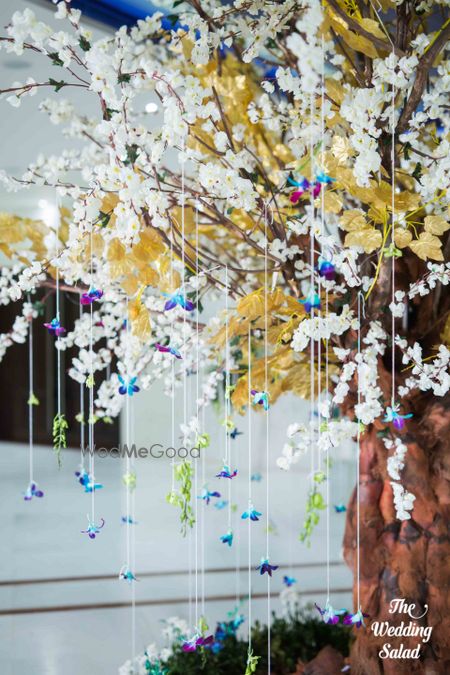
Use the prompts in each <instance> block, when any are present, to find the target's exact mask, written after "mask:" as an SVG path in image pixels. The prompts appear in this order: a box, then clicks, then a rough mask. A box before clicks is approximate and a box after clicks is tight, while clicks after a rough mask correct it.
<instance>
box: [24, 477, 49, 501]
mask: <svg viewBox="0 0 450 675" xmlns="http://www.w3.org/2000/svg"><path fill="white" fill-rule="evenodd" d="M23 494H24V500H25V501H26V502H29V501H30V500H31V499H33V497H39V498H40V497H43V496H44V493H43V492H42V490H39V488H38V484H37V483H34V482H33V481H32V482H31V483H30V484H29V485H28V487H27V489H26V491H25V492H24V493H23Z"/></svg>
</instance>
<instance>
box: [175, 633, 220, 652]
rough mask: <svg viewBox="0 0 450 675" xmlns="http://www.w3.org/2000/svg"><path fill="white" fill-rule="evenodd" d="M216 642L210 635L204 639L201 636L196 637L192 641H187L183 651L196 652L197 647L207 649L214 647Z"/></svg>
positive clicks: (184, 643)
mask: <svg viewBox="0 0 450 675" xmlns="http://www.w3.org/2000/svg"><path fill="white" fill-rule="evenodd" d="M213 642H214V636H213V635H208V636H207V637H202V636H201V635H194V637H193V638H191V639H190V640H185V641H184V642H183V645H182V647H181V648H182V650H183V651H184V652H195V651H196V650H197V647H207V646H209V645H212V643H213Z"/></svg>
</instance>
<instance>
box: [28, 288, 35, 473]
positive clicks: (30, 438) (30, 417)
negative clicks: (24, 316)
mask: <svg viewBox="0 0 450 675" xmlns="http://www.w3.org/2000/svg"><path fill="white" fill-rule="evenodd" d="M28 302H30V298H29V297H28ZM33 386H34V385H33V314H32V313H31V315H30V328H29V332H28V447H29V473H30V481H29V482H30V484H31V483H34V477H33V473H34V466H33V460H34V458H33V399H34V391H33Z"/></svg>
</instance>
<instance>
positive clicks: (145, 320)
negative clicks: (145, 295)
mask: <svg viewBox="0 0 450 675" xmlns="http://www.w3.org/2000/svg"><path fill="white" fill-rule="evenodd" d="M140 295H141V294H140V293H139V297H137V298H136V299H135V300H133V301H132V302H130V305H129V309H128V312H129V317H130V323H131V332H132V334H133V335H135V336H136V337H138V338H140V339H141V340H142V342H145V341H147V340H148V339H149V338H150V336H151V327H150V315H149V311H148V309H147V307H146V306H145V305H144V304H143V303H142V302H141V299H140Z"/></svg>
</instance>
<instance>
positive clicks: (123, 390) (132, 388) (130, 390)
mask: <svg viewBox="0 0 450 675" xmlns="http://www.w3.org/2000/svg"><path fill="white" fill-rule="evenodd" d="M136 381H137V377H132V378H131V379H129V380H128V383H127V384H125V380H124V379H123V377H122V375H119V382H120V385H121V386H120V387H119V394H121V395H122V396H125V394H128V396H133V395H134V394H135V392H137V391H139V387H138V386H137V384H136Z"/></svg>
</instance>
